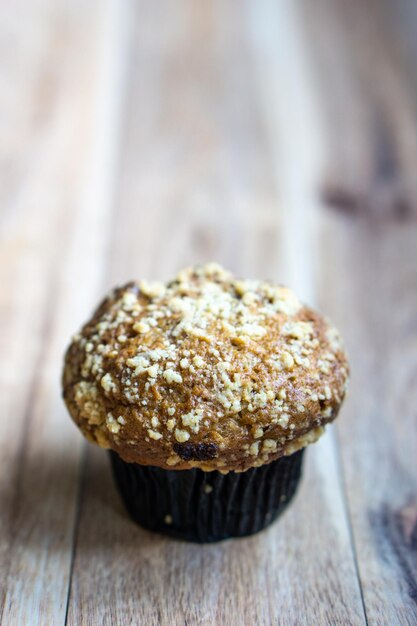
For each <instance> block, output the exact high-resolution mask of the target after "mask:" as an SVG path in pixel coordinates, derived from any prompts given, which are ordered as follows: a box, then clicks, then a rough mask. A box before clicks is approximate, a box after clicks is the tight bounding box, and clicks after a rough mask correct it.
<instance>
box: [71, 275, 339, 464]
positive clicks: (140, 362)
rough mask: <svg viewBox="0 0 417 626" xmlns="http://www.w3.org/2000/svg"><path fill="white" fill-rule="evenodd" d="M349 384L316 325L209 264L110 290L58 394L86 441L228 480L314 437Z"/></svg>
mask: <svg viewBox="0 0 417 626" xmlns="http://www.w3.org/2000/svg"><path fill="white" fill-rule="evenodd" d="M347 380H348V364H347V360H346V355H345V353H344V351H343V347H342V344H341V340H340V336H339V334H338V332H337V331H336V330H335V329H334V328H333V327H332V326H330V325H329V323H328V322H327V321H325V320H324V318H323V317H321V316H320V315H319V314H318V313H316V312H314V311H313V310H312V309H310V308H308V307H306V306H303V305H302V304H301V303H300V302H299V300H298V298H297V297H296V296H295V295H294V293H293V292H292V291H290V290H289V289H287V288H286V287H281V286H274V285H272V284H270V283H268V282H261V281H255V280H237V279H235V278H234V277H233V276H232V275H231V274H230V273H229V272H227V271H225V270H223V269H222V268H221V267H219V266H218V265H216V264H214V263H211V264H208V265H205V266H203V267H194V268H189V269H185V270H183V271H182V272H180V273H179V274H178V276H177V277H176V279H175V280H173V281H172V282H169V283H168V284H166V285H164V284H162V283H159V282H158V283H156V282H152V283H150V282H145V281H141V282H138V283H136V282H131V283H128V284H127V285H125V286H124V287H120V288H118V289H115V290H113V291H112V292H111V293H110V295H109V296H108V297H107V298H106V299H105V300H104V301H103V303H102V304H101V305H100V306H99V307H98V309H97V310H96V312H95V313H94V315H93V317H92V319H91V320H90V321H89V322H87V324H85V326H84V327H83V328H82V330H81V332H80V333H79V334H77V335H76V336H75V337H74V338H73V340H72V343H71V345H70V346H69V348H68V351H67V353H66V357H65V367H64V374H63V387H64V399H65V402H66V404H67V407H68V409H69V411H70V413H71V415H72V417H73V419H74V421H75V422H76V423H77V425H78V426H79V428H80V429H81V430H82V432H83V433H84V435H85V436H86V437H87V438H88V439H89V440H90V441H93V442H95V443H97V444H98V445H100V446H102V447H103V448H112V449H113V450H115V451H116V452H117V453H118V454H119V455H120V456H121V457H122V459H124V460H125V461H128V462H135V463H140V464H143V465H154V466H158V467H162V468H166V469H178V470H182V469H189V468H192V467H200V468H201V469H203V470H205V471H210V470H220V471H223V472H227V471H243V470H245V469H248V468H249V467H256V466H259V465H263V464H264V463H269V462H270V461H272V460H274V459H276V458H278V457H280V456H282V455H287V454H291V453H293V452H295V451H296V450H298V449H300V448H302V447H304V446H305V445H307V444H308V443H310V442H313V441H315V440H316V439H317V438H318V437H319V436H320V435H321V434H322V432H323V426H324V425H325V424H326V423H328V422H330V421H332V420H333V419H334V418H335V417H336V415H337V413H338V410H339V407H340V404H341V402H342V400H343V397H344V394H345V391H346V387H347Z"/></svg>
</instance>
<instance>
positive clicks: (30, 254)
mask: <svg viewBox="0 0 417 626" xmlns="http://www.w3.org/2000/svg"><path fill="white" fill-rule="evenodd" d="M416 18H417V5H416V3H415V2H413V1H412V0H399V1H398V2H395V3H393V2H390V0H369V1H368V2H367V3H363V1H362V0H350V1H349V2H345V1H344V0H300V1H299V2H293V1H292V0H283V1H282V2H274V1H273V0H256V2H250V0H244V1H243V2H242V0H239V1H238V0H230V1H229V2H225V1H224V0H213V1H211V2H200V3H197V2H195V1H192V0H177V1H176V2H162V0H138V1H137V2H134V1H133V0H131V1H130V2H129V1H127V0H126V1H124V0H72V1H71V2H65V1H64V0H33V1H32V2H30V3H27V2H24V1H23V0H14V1H13V2H11V1H6V2H4V3H2V4H1V6H0V56H1V70H0V113H1V114H0V133H1V142H0V181H1V185H0V208H1V212H0V241H1V251H0V285H1V288H0V342H1V357H0V383H1V393H0V405H1V412H0V420H1V421H0V423H1V429H0V515H1V526H0V616H1V618H2V622H1V623H2V624H5V625H13V626H14V625H19V626H21V625H26V624H30V625H32V624H42V625H44V624H45V625H48V626H49V625H53V626H55V625H59V624H64V623H65V624H100V625H107V624H146V625H152V624H163V625H165V624H166V625H169V626H171V625H174V624H188V625H191V624H215V623H218V624H227V625H229V624H231V625H234V624H236V625H238V624H239V625H241V624H248V625H252V624H284V625H292V624H294V625H303V624H305V625H308V626H311V625H312V624H314V625H316V624H329V625H332V626H334V625H335V624H344V625H346V624H354V625H356V624H358V625H359V624H360V625H365V624H373V625H378V626H382V625H385V624H386V625H387V626H396V625H399V624H401V625H402V624H410V625H411V624H416V623H417V583H416V572H417V471H416V469H417V468H416V458H417V429H416V406H417V385H416V380H417V325H416V319H417V295H416V293H417V291H416V288H417V219H416V216H417V177H416V168H417V75H416V72H415V67H416V61H417V37H416V36H415V30H416V26H415V25H416V23H417V22H416ZM207 260H216V261H219V262H221V263H222V264H224V265H225V266H226V267H228V268H230V269H232V270H233V271H235V272H236V273H238V274H239V275H241V276H248V277H266V278H271V279H273V280H274V281H277V282H282V283H286V284H289V285H291V286H292V287H293V288H294V289H295V290H297V291H298V292H299V293H300V294H301V296H302V297H303V299H305V300H307V301H309V302H311V303H313V304H314V305H316V306H318V307H319V308H321V309H322V310H324V311H326V313H328V314H329V316H330V317H331V318H332V319H333V320H334V322H335V323H336V325H337V326H338V327H339V328H340V329H341V331H342V332H343V334H344V336H345V338H346V343H347V347H348V350H349V353H350V358H351V365H352V384H351V393H350V396H349V399H348V401H347V402H346V405H345V407H344V409H343V411H342V414H341V418H340V420H338V423H337V425H336V426H334V427H332V428H331V429H329V431H328V433H327V434H326V435H325V437H324V438H323V439H322V440H321V441H320V442H319V443H318V444H316V445H314V446H311V447H310V448H309V450H308V453H307V460H306V465H305V475H304V479H303V482H302V485H301V488H300V491H299V493H298V495H297V497H296V500H295V501H294V503H293V505H292V506H291V507H290V509H289V510H288V511H287V512H286V513H285V515H284V516H283V517H282V519H281V520H280V521H279V522H278V523H276V524H275V525H273V526H272V527H271V528H270V529H268V530H267V531H265V532H263V533H261V534H259V535H257V536H254V537H252V538H248V539H241V540H236V541H229V542H226V543H221V544H216V545H208V546H198V545H188V544H184V543H181V542H176V541H171V540H168V539H165V538H162V537H159V536H156V535H153V534H151V533H148V532H145V531H144V530H141V529H140V528H138V527H136V526H135V525H134V524H133V523H132V522H131V521H129V519H128V518H127V516H126V514H125V512H124V511H123V508H122V506H121V502H120V500H119V497H118V495H117V493H116V491H115V488H114V485H113V482H112V478H111V475H110V469H109V464H108V461H107V458H106V455H105V453H104V452H103V451H102V450H100V449H98V448H93V447H92V446H90V445H89V444H87V443H85V442H84V440H83V438H82V437H81V436H80V434H79V433H78V431H77V430H76V428H75V427H74V426H73V424H72V423H71V421H70V419H68V416H67V414H66V411H65V408H64V406H63V403H62V400H61V395H60V372H61V363H62V355H63V351H64V349H65V346H66V344H67V342H68V340H69V337H70V336H71V335H72V334H73V333H74V332H75V331H76V329H77V328H78V327H79V325H80V324H81V323H82V321H83V320H85V319H86V318H87V317H88V315H89V314H90V312H91V310H92V308H93V306H94V305H95V304H96V301H97V300H98V299H99V298H100V297H101V296H102V294H103V292H104V291H105V290H106V289H108V288H109V287H110V286H113V285H114V284H117V283H122V282H125V281H127V280H128V279H131V278H135V277H138V278H140V277H147V278H157V279H165V278H168V277H171V276H172V275H173V273H174V272H175V271H176V270H177V269H179V268H180V267H182V266H185V265H187V264H190V263H194V262H203V261H207Z"/></svg>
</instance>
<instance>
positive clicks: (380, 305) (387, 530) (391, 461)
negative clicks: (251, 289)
mask: <svg viewBox="0 0 417 626" xmlns="http://www.w3.org/2000/svg"><path fill="white" fill-rule="evenodd" d="M305 5H306V16H307V19H306V24H307V30H309V29H310V35H312V36H311V41H312V43H313V50H314V53H315V55H316V61H317V74H318V76H319V78H320V80H321V85H322V97H323V102H324V101H325V100H327V105H326V109H327V111H330V110H331V111H332V112H333V113H332V116H331V120H330V121H331V124H330V128H331V131H330V132H331V135H330V137H329V143H331V142H332V141H333V142H340V143H341V144H343V141H344V139H345V138H346V137H348V136H349V137H350V142H351V144H350V145H351V151H350V154H349V156H346V155H345V156H344V157H342V156H341V154H340V151H336V152H333V153H332V159H333V163H332V170H333V172H337V177H336V178H335V176H334V174H331V176H330V180H331V181H332V185H333V187H334V188H339V189H341V190H342V194H341V196H342V197H343V196H345V197H346V194H345V192H344V191H343V190H344V189H346V184H347V185H348V187H350V184H351V183H350V180H351V181H352V182H353V190H354V191H353V198H354V202H353V204H352V203H351V202H350V201H349V202H348V203H344V206H343V208H344V209H345V214H344V215H341V214H338V213H335V212H329V211H324V212H323V214H322V216H321V227H320V232H321V235H320V241H321V246H320V248H321V251H322V252H321V267H320V275H321V288H320V292H321V297H320V300H321V302H322V303H323V308H325V309H326V310H328V311H329V313H330V314H331V315H332V316H333V318H334V320H335V321H336V322H337V323H338V325H339V326H340V327H341V328H342V329H343V330H344V332H345V335H346V339H347V346H348V349H349V352H350V354H351V362H352V387H351V393H350V399H349V402H348V405H347V410H346V412H345V416H344V419H342V420H341V421H340V422H339V427H338V432H339V437H340V441H341V451H342V461H343V475H344V479H345V481H346V486H347V494H348V507H349V511H350V515H351V521H352V535H353V539H354V545H355V551H356V554H357V562H358V569H359V574H360V579H361V585H362V589H363V596H364V603H365V609H366V615H367V620H368V623H369V624H375V625H378V626H380V625H385V624H386V625H387V626H388V625H389V624H404V625H411V624H414V623H415V622H416V619H417V609H416V606H417V605H416V597H417V595H416V589H417V586H416V584H417V583H416V581H417V560H416V545H415V544H416V542H415V537H416V524H417V504H416V503H417V479H416V477H417V471H416V470H417V461H416V459H417V433H416V415H415V405H416V391H415V384H414V381H415V379H416V374H417V361H416V346H417V332H416V325H415V318H416V314H417V311H416V308H417V298H416V291H417V271H416V270H417V263H416V242H417V225H416V222H415V218H414V216H415V212H416V209H417V194H416V190H415V169H416V166H417V152H416V149H415V147H416V142H415V137H416V130H417V85H416V81H415V77H414V79H412V80H408V79H407V77H408V76H410V75H411V74H410V70H411V66H412V63H411V61H412V59H415V54H416V47H415V30H416V28H415V22H412V21H410V11H413V10H415V6H414V9H412V7H411V5H410V3H408V2H405V1H402V2H399V3H396V5H395V16H394V15H393V7H392V5H390V3H388V2H382V3H376V2H375V3H374V2H371V3H369V6H368V5H367V7H368V12H367V13H366V15H364V12H363V6H360V5H361V3H359V2H352V3H342V2H340V3H329V2H321V1H319V2H313V3H308V4H307V3H305ZM323 19H324V20H328V21H329V22H330V23H331V24H332V25H333V26H332V27H330V26H327V27H323ZM401 20H402V21H401ZM404 20H405V21H404ZM412 29H414V45H411V46H410V45H407V42H409V35H410V31H411V30H412ZM329 33H333V35H334V37H333V38H332V39H331V40H329ZM317 42H320V46H319V47H317V46H316V45H314V44H315V43H317ZM336 42H338V43H336ZM320 48H321V50H320ZM330 48H331V49H332V51H333V55H332V59H331V61H330V62H329V59H328V57H327V56H326V58H325V55H323V52H324V50H326V49H327V50H329V49H330ZM341 59H343V63H342V62H341ZM335 73H337V76H335ZM334 81H337V83H338V84H339V83H343V82H344V81H346V83H347V84H348V86H349V92H350V98H349V99H346V100H345V99H344V98H341V97H340V93H338V92H337V90H335V91H333V90H332V89H331V88H329V86H330V85H334V84H335V82H334ZM352 102H353V103H360V105H361V106H362V107H363V110H366V115H364V116H363V117H362V118H361V122H360V124H359V125H355V122H357V119H354V118H353V117H352V115H351V103H352ZM336 125H337V128H338V132H336V129H335V127H336ZM359 131H360V132H359ZM360 134H361V135H362V137H360V136H359V135H360ZM363 137H366V138H367V139H366V143H365V144H364V142H363ZM356 157H357V158H356ZM358 159H359V160H358ZM364 160H365V161H366V162H367V163H368V164H369V167H368V168H366V169H365V170H363V171H362V172H360V168H361V165H362V164H363V162H364ZM345 172H346V173H347V179H345V177H344V175H345ZM364 172H365V174H366V176H365V179H363V178H362V179H361V178H360V175H361V173H362V174H363V173H364ZM413 178H414V183H413V182H412V179H413ZM362 184H363V187H362ZM361 189H362V190H361ZM347 196H350V192H349V193H348V194H347ZM336 204H337V202H336Z"/></svg>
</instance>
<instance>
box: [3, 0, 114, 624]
mask: <svg viewBox="0 0 417 626" xmlns="http://www.w3.org/2000/svg"><path fill="white" fill-rule="evenodd" d="M113 7H114V5H113ZM26 8H27V7H26ZM22 9H23V7H22V6H21V5H19V4H18V3H16V6H15V5H13V7H11V5H8V7H7V9H6V7H3V10H2V12H3V14H4V16H5V18H6V19H5V21H3V20H1V23H2V27H1V28H0V32H1V34H0V37H3V38H7V37H10V36H11V35H12V34H13V33H15V34H19V33H20V32H21V21H20V18H21V12H22ZM108 9H109V5H108V4H107V5H105V6H104V7H103V5H102V3H100V7H99V5H98V4H97V3H93V2H91V3H90V4H89V5H88V6H87V4H86V3H72V4H71V6H70V5H68V4H64V3H61V4H60V5H57V4H56V3H54V6H52V4H51V3H49V2H47V1H46V0H45V1H44V2H37V3H36V6H34V5H32V6H31V8H30V14H29V15H28V14H27V13H26V12H25V19H26V20H28V23H30V25H31V29H30V33H28V35H30V36H31V37H32V38H22V37H21V36H20V37H16V41H17V42H18V46H19V47H18V50H17V53H16V55H15V56H14V57H13V59H14V61H15V62H16V66H13V65H11V67H10V68H9V69H10V76H14V75H15V73H16V75H17V76H18V77H20V76H21V74H20V73H19V68H20V70H21V71H22V68H24V71H23V77H24V78H23V80H22V81H21V82H20V81H19V80H18V81H16V82H11V83H10V84H9V85H8V88H9V90H10V91H11V94H10V92H8V93H7V100H8V102H6V103H5V105H6V107H7V106H10V110H8V109H6V113H7V114H8V119H9V121H10V119H13V115H14V116H15V118H16V119H15V124H14V125H12V127H11V128H9V129H8V135H7V136H8V140H9V142H8V143H6V145H3V144H2V155H1V158H2V161H3V163H4V162H5V160H7V159H8V160H9V162H10V163H9V169H10V173H11V174H10V180H9V183H10V184H9V188H8V189H6V191H7V193H6V195H5V196H4V197H3V207H4V208H3V211H2V215H1V218H0V236H1V238H2V240H3V241H2V243H3V244H4V245H3V247H2V250H1V258H0V268H1V284H2V291H1V295H0V298H1V300H0V301H1V323H2V334H1V340H2V354H7V355H8V358H7V360H4V361H2V367H1V386H2V393H1V394H0V397H1V402H2V407H1V409H2V415H4V416H8V418H7V419H5V420H4V422H3V428H2V432H1V433H0V451H1V454H0V463H1V468H0V481H1V489H0V510H1V531H0V542H1V552H0V554H1V557H0V558H1V566H0V572H1V593H2V596H1V598H0V600H1V604H0V609H1V617H2V620H1V621H2V623H4V624H29V623H30V624H45V623H48V624H59V623H64V621H65V614H66V603H67V595H68V586H69V580H70V569H71V562H72V540H73V531H74V520H75V514H76V498H77V476H78V471H79V462H80V452H81V448H82V443H81V439H80V438H79V436H78V433H77V431H76V430H75V428H74V427H73V426H71V424H70V422H69V420H68V418H67V416H66V415H65V410H64V407H63V403H62V400H61V398H60V390H59V377H60V370H61V359H62V352H63V349H64V346H65V344H66V342H67V341H68V336H69V333H71V332H73V331H74V324H76V321H77V320H79V321H81V319H82V316H83V315H85V310H86V308H89V307H91V306H92V304H93V303H94V304H95V300H96V297H97V295H96V290H97V288H98V284H99V281H100V279H101V275H102V271H103V254H104V252H105V245H104V243H105V238H106V233H107V232H108V231H109V222H108V219H107V213H108V211H109V207H110V205H109V199H111V195H110V194H111V190H112V183H111V181H112V175H113V170H114V167H113V155H114V154H116V153H117V152H116V151H115V145H114V140H113V131H114V123H115V121H117V117H119V116H120V114H119V112H118V107H115V105H114V102H115V101H114V98H111V97H110V98H109V97H108V96H109V92H110V93H113V91H114V90H115V89H116V91H115V93H118V88H119V86H120V85H119V74H118V72H115V71H112V66H111V64H110V65H109V62H108V61H109V58H108V52H109V50H110V52H111V53H114V52H115V49H114V48H115V47H114V45H111V40H110V42H109V28H108V25H109V23H111V24H112V26H111V28H112V29H113V28H114V20H113V17H114V15H112V14H111V12H110V14H109V11H108ZM10 28H11V29H12V31H11V32H10V30H9V29H10ZM13 29H14V30H13ZM110 32H111V31H110ZM113 39H114V37H113ZM109 43H110V47H109ZM116 48H117V49H116V52H117V51H118V49H119V48H120V41H118V43H117V46H116ZM116 58H117V55H116ZM109 67H110V71H109ZM28 74H29V75H30V80H28ZM45 98H47V101H46V102H45ZM118 100H119V96H117V101H118ZM20 101H23V102H25V106H24V107H23V108H22V107H19V106H18V107H17V109H16V111H14V110H13V106H14V105H16V103H20ZM27 103H30V106H28V105H27ZM103 107H104V110H103ZM41 113H42V115H45V117H42V119H39V115H40V114H41ZM2 119H4V118H3V117H2ZM20 133H21V134H20ZM23 150H25V151H27V154H29V155H30V159H29V160H28V162H27V163H26V162H25V155H24V154H23V152H22V151H23ZM2 171H3V172H4V171H5V170H4V168H3V170H2Z"/></svg>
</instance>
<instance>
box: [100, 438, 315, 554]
mask: <svg viewBox="0 0 417 626" xmlns="http://www.w3.org/2000/svg"><path fill="white" fill-rule="evenodd" d="M303 452H304V451H303V450H300V451H299V452H296V453H294V454H292V455H290V456H286V457H281V458H280V459H277V460H276V461H273V462H272V463H269V464H267V465H263V466H261V467H257V468H252V469H249V470H247V471H246V472H242V473H236V472H229V473H228V474H221V473H220V472H217V471H213V472H204V471H202V470H200V469H190V470H177V471H175V470H164V469H161V468H159V467H151V466H144V465H137V464H135V463H126V462H125V461H123V460H122V459H121V458H120V457H119V456H118V454H116V453H115V452H112V451H111V452H110V457H111V462H112V468H113V474H114V477H115V480H116V483H117V486H118V488H119V491H120V493H121V496H122V498H123V501H124V504H125V506H126V508H127V510H128V512H129V514H130V516H131V517H132V518H133V519H134V520H135V522H137V523H138V524H140V525H141V526H143V527H144V528H147V529H149V530H152V531H154V532H158V533H162V534H164V535H170V536H171V537H176V538H179V539H183V540H186V541H194V542H198V543H209V542H213V541H221V540H222V539H229V538H231V537H243V536H245V535H252V534H254V533H257V532H259V531H260V530H262V529H263V528H265V527H266V526H268V525H269V524H271V522H273V521H274V520H275V519H276V518H277V517H278V516H279V515H280V514H281V513H282V511H283V510H284V509H285V508H286V507H287V505H288V504H289V502H290V501H291V499H292V498H293V496H294V494H295V492H296V489H297V486H298V483H299V480H300V477H301V466H302V457H303Z"/></svg>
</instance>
